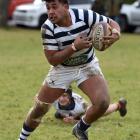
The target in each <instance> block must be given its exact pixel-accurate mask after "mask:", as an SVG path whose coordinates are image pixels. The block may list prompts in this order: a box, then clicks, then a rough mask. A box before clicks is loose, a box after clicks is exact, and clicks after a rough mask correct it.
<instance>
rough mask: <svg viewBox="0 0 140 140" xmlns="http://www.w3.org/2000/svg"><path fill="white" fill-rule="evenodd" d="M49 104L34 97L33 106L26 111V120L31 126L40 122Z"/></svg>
mask: <svg viewBox="0 0 140 140" xmlns="http://www.w3.org/2000/svg"><path fill="white" fill-rule="evenodd" d="M50 106H51V105H50V104H47V103H44V102H41V101H39V100H38V99H36V100H35V104H34V106H33V107H32V108H31V109H30V111H29V113H28V116H27V120H26V121H27V122H29V124H31V125H33V126H37V125H38V124H39V123H40V122H41V120H42V117H43V116H44V115H45V114H46V112H47V111H48V110H49V108H50Z"/></svg>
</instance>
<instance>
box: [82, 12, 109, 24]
mask: <svg viewBox="0 0 140 140" xmlns="http://www.w3.org/2000/svg"><path fill="white" fill-rule="evenodd" d="M83 15H84V21H85V22H87V23H88V25H89V27H91V26H94V25H95V24H97V23H99V22H101V21H103V22H107V23H109V18H108V17H106V16H103V15H100V14H98V13H96V12H94V11H92V10H84V11H83Z"/></svg>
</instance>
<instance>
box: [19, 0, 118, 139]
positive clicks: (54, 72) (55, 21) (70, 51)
mask: <svg viewBox="0 0 140 140" xmlns="http://www.w3.org/2000/svg"><path fill="white" fill-rule="evenodd" d="M45 1H46V7H47V11H46V12H47V14H48V19H47V20H46V22H45V23H44V24H43V26H42V30H41V32H42V41H43V48H44V54H45V56H46V59H47V60H48V62H49V63H50V64H51V65H52V67H51V69H50V71H49V73H48V75H47V77H46V79H45V80H44V82H43V84H42V86H41V88H40V90H39V91H38V94H37V95H36V99H35V104H34V106H33V107H32V108H31V110H30V111H29V113H28V115H27V117H26V119H25V121H24V125H23V128H22V132H21V134H20V138H19V140H26V139H27V138H28V136H29V135H30V134H31V132H33V131H34V130H35V129H36V127H38V125H39V124H40V122H41V119H42V117H43V116H44V115H45V114H46V112H48V110H49V108H50V106H51V104H52V103H53V102H54V101H55V100H56V99H58V98H59V97H60V96H61V95H62V94H63V93H64V91H65V90H66V89H68V87H69V86H70V85H71V83H72V82H73V81H75V82H76V83H77V86H78V87H79V88H80V89H81V90H82V92H83V93H84V94H86V95H87V96H88V98H89V99H90V101H91V103H92V104H91V105H90V106H89V107H88V109H87V111H86V113H85V114H84V116H83V117H82V118H81V119H80V121H79V122H78V123H77V124H76V125H75V126H74V128H73V131H72V133H73V135H75V137H76V138H77V139H79V140H88V135H87V133H88V132H87V130H88V128H89V127H90V126H91V124H92V123H94V122H95V121H96V120H97V119H99V118H100V117H101V116H102V115H103V114H104V113H105V112H106V110H107V108H108V106H109V103H110V98H109V94H108V87H107V82H106V80H105V78H104V76H103V74H102V71H101V69H100V66H99V62H98V59H97V57H96V55H95V52H94V48H93V47H92V40H91V38H90V37H88V35H89V34H90V32H91V27H92V26H94V25H95V24H96V23H99V22H101V21H103V22H107V23H109V25H110V26H111V28H112V31H113V32H112V35H111V36H107V37H104V39H103V40H102V42H103V43H104V44H105V45H108V46H110V45H111V44H113V43H115V42H116V41H117V40H118V39H119V37H120V36H119V34H120V27H119V25H118V24H117V23H116V22H115V21H113V20H111V19H109V18H107V17H105V16H102V15H99V14H97V13H95V12H93V11H91V10H82V9H70V8H69V4H68V0H45ZM114 31H115V32H114Z"/></svg>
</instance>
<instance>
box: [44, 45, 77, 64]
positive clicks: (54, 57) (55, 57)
mask: <svg viewBox="0 0 140 140" xmlns="http://www.w3.org/2000/svg"><path fill="white" fill-rule="evenodd" d="M74 52H75V51H74V50H73V49H72V47H71V45H70V46H69V47H67V48H65V49H64V50H61V51H55V50H46V49H44V53H45V56H46V58H47V60H48V62H49V63H50V64H51V65H53V66H56V65H58V64H61V63H63V62H64V61H65V60H66V59H67V58H69V57H70V56H71V55H72V54H73V53H74Z"/></svg>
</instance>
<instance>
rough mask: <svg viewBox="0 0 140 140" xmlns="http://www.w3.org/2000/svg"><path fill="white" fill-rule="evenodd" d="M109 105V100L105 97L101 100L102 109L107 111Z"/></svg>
mask: <svg viewBox="0 0 140 140" xmlns="http://www.w3.org/2000/svg"><path fill="white" fill-rule="evenodd" d="M108 107H109V101H108V100H106V99H103V100H101V101H100V104H99V108H100V109H101V110H102V111H106V110H107V108H108Z"/></svg>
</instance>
